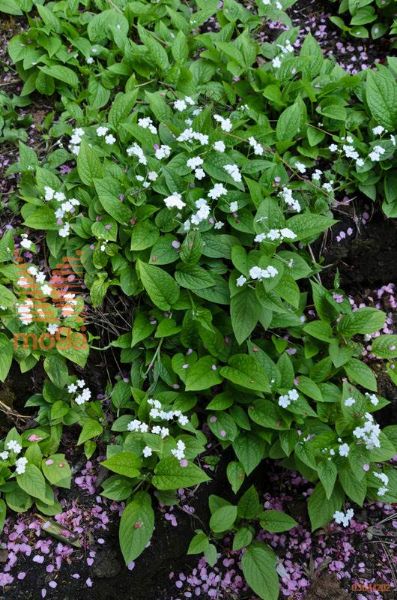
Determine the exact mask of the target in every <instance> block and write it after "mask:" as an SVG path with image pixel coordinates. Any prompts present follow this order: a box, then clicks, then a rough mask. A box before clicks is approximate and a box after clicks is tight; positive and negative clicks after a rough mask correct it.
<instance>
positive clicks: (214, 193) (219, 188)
mask: <svg viewBox="0 0 397 600" xmlns="http://www.w3.org/2000/svg"><path fill="white" fill-rule="evenodd" d="M226 194H227V189H226V188H225V186H224V185H223V183H216V184H215V185H214V187H213V188H212V189H210V191H209V192H208V197H209V198H211V199H212V200H217V199H218V198H220V197H221V196H225V195H226Z"/></svg>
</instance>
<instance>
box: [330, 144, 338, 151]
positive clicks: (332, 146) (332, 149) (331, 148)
mask: <svg viewBox="0 0 397 600" xmlns="http://www.w3.org/2000/svg"><path fill="white" fill-rule="evenodd" d="M328 148H329V150H330V151H331V152H337V151H338V146H337V145H336V144H331V145H330V146H328Z"/></svg>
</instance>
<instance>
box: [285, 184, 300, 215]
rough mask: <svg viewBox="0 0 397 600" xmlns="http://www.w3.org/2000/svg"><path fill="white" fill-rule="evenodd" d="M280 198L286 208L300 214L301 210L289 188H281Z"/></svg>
mask: <svg viewBox="0 0 397 600" xmlns="http://www.w3.org/2000/svg"><path fill="white" fill-rule="evenodd" d="M280 197H281V198H282V199H283V200H284V202H285V204H287V206H289V207H290V208H292V209H293V210H295V211H296V212H300V211H301V210H302V209H301V205H300V203H299V202H298V200H296V199H295V198H294V197H293V195H292V191H291V190H290V189H289V188H287V187H283V189H282V190H281V192H280Z"/></svg>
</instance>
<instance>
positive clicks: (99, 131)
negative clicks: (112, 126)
mask: <svg viewBox="0 0 397 600" xmlns="http://www.w3.org/2000/svg"><path fill="white" fill-rule="evenodd" d="M108 131H109V127H103V126H101V127H98V128H97V130H96V134H97V136H98V137H104V136H105V135H106V134H107V132H108Z"/></svg>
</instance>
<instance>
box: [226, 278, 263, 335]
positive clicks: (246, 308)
mask: <svg viewBox="0 0 397 600" xmlns="http://www.w3.org/2000/svg"><path fill="white" fill-rule="evenodd" d="M261 312H262V309H261V306H260V304H259V302H258V299H257V296H256V293H255V290H253V289H251V288H249V287H246V288H244V289H243V290H242V291H241V292H238V293H237V294H235V295H234V296H232V298H231V301H230V315H231V319H232V327H233V331H234V335H235V336H236V340H237V342H238V344H242V343H243V342H244V341H245V340H246V339H247V338H248V337H249V336H250V335H251V333H252V332H253V330H254V329H255V326H256V324H257V322H258V320H259V318H260V316H261Z"/></svg>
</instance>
